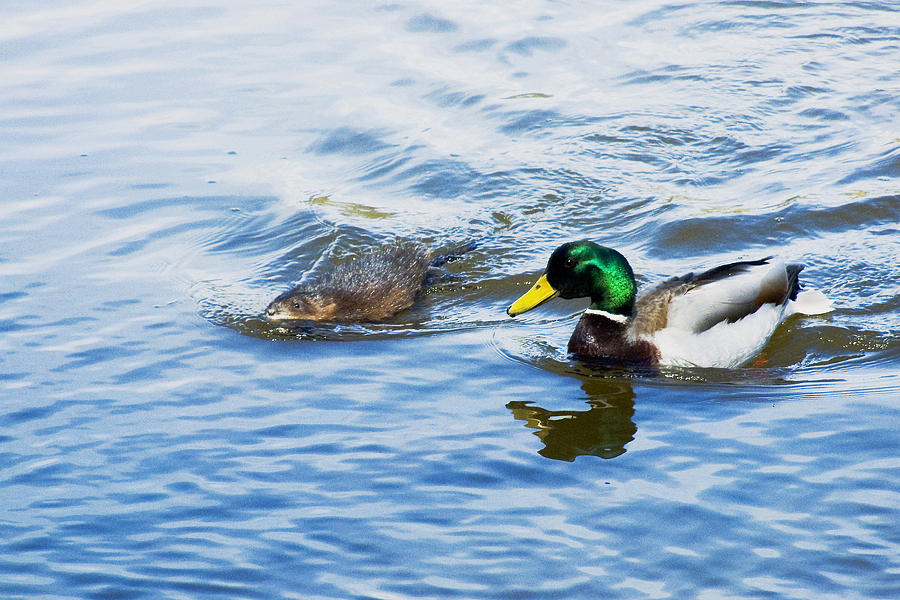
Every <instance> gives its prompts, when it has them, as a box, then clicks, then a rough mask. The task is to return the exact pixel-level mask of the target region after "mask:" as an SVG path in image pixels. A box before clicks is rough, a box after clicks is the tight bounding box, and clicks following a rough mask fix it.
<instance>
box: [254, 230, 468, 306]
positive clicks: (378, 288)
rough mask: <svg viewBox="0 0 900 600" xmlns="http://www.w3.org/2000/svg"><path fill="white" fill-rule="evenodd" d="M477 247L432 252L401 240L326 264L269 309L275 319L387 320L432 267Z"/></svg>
mask: <svg viewBox="0 0 900 600" xmlns="http://www.w3.org/2000/svg"><path fill="white" fill-rule="evenodd" d="M474 247H475V244H466V245H465V246H461V247H459V248H457V249H456V250H454V251H453V252H452V253H451V254H450V255H442V256H436V257H432V256H431V254H430V253H429V252H428V251H427V249H426V248H425V246H423V245H422V244H419V243H417V242H399V243H398V244H396V245H394V246H390V247H382V248H379V249H377V250H374V251H373V252H371V253H368V254H365V255H363V256H360V257H359V258H356V259H354V260H350V261H348V262H345V263H341V264H338V265H331V266H330V267H326V268H325V270H323V271H322V272H320V273H317V274H316V276H315V277H314V278H313V279H312V280H311V281H304V282H303V283H301V284H300V285H298V286H297V287H295V288H293V289H291V290H288V291H287V292H285V293H283V294H281V295H280V296H278V297H277V298H275V299H274V300H273V301H272V302H271V303H270V304H269V306H268V307H267V308H266V316H267V317H268V318H269V319H271V320H282V319H297V320H307V321H332V322H345V323H351V322H357V323H358V322H374V321H384V320H385V319H389V318H391V317H393V316H394V315H396V314H397V313H398V312H400V311H401V310H404V309H407V308H409V307H410V306H412V305H413V302H415V300H416V297H417V296H418V294H419V292H421V290H422V289H423V287H424V286H425V282H426V279H427V277H428V271H429V269H430V268H432V267H439V266H441V265H442V264H444V263H445V262H446V261H447V260H450V259H453V258H455V257H458V256H459V255H461V254H463V253H465V252H468V251H469V250H471V249H472V248H474Z"/></svg>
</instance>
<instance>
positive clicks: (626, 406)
mask: <svg viewBox="0 0 900 600" xmlns="http://www.w3.org/2000/svg"><path fill="white" fill-rule="evenodd" d="M582 388H583V389H584V391H585V392H587V394H588V397H589V400H588V404H589V405H590V409H589V410H580V411H579V410H553V411H551V410H546V409H544V408H541V407H539V406H534V405H532V404H531V403H530V402H520V401H514V402H510V403H509V404H507V405H506V408H508V409H510V410H511V411H512V414H513V417H515V418H516V419H518V420H520V421H525V425H526V427H530V428H532V429H536V430H537V431H535V432H534V434H535V435H536V436H538V437H539V438H541V441H542V442H544V447H543V448H541V449H540V450H538V454H540V455H541V456H545V457H547V458H552V459H555V460H565V461H569V462H571V461H573V460H575V459H576V458H577V457H578V456H582V455H592V456H599V457H601V458H615V457H617V456H619V455H621V454H624V453H625V445H626V444H627V443H628V442H630V441H631V440H633V439H634V434H635V432H637V427H636V426H635V424H634V421H632V420H631V419H632V417H633V416H634V391H633V390H632V388H631V385H630V383H628V382H608V381H605V380H596V379H587V380H585V381H584V383H583V384H582Z"/></svg>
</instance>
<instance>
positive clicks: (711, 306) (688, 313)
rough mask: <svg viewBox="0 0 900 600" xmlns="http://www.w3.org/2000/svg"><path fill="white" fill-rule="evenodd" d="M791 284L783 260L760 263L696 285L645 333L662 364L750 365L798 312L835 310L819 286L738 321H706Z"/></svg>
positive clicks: (696, 365)
mask: <svg viewBox="0 0 900 600" xmlns="http://www.w3.org/2000/svg"><path fill="white" fill-rule="evenodd" d="M779 282H783V284H782V285H786V282H787V271H786V270H785V265H784V263H782V262H776V263H771V264H766V265H761V266H759V267H756V268H752V269H749V270H748V271H746V272H744V273H738V274H736V275H733V276H731V277H728V278H726V279H723V280H721V281H715V282H712V283H709V284H706V285H703V286H700V287H698V288H695V289H693V290H691V291H689V292H687V293H686V294H684V295H683V296H678V297H676V298H673V299H672V301H671V302H670V303H669V312H668V319H667V324H666V327H665V328H663V329H661V330H659V331H656V332H654V333H652V334H650V335H647V336H642V337H643V339H646V340H648V341H650V342H651V343H653V344H654V345H656V347H657V348H658V349H659V353H660V359H659V362H660V364H662V365H672V366H683V367H722V368H733V367H739V366H741V365H744V364H746V363H747V362H748V361H750V360H751V359H753V358H754V357H755V356H757V355H758V354H759V353H760V352H761V351H762V349H763V347H765V345H766V343H767V342H768V341H769V338H771V337H772V334H773V333H774V332H775V329H776V328H777V327H778V325H779V324H781V322H782V321H784V320H785V319H786V318H788V317H789V316H791V315H793V314H798V313H799V314H820V313H824V312H828V311H830V310H831V309H832V307H831V303H830V302H829V301H828V299H827V298H826V297H825V296H824V295H823V294H822V293H821V292H817V291H804V292H800V293H798V294H797V299H796V300H788V301H787V302H786V303H784V304H779V305H776V304H774V303H771V302H769V303H766V304H763V305H762V306H760V307H759V309H758V310H756V311H755V312H752V313H750V314H748V315H747V316H745V317H743V318H741V319H738V320H737V321H734V322H731V323H729V322H727V321H720V322H718V323H716V324H715V325H713V326H712V327H708V328H705V329H704V328H703V327H702V324H703V323H705V322H707V321H708V320H709V319H710V318H714V315H715V314H716V313H717V312H721V311H722V307H723V306H728V305H733V304H747V303H750V302H753V301H754V299H755V298H756V297H757V296H758V295H759V293H760V290H761V289H763V288H764V287H766V286H768V285H778V284H779Z"/></svg>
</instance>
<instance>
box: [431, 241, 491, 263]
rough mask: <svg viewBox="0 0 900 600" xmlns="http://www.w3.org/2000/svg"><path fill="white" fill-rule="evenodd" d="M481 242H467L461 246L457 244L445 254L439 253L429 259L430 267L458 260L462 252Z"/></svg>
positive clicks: (468, 250)
mask: <svg viewBox="0 0 900 600" xmlns="http://www.w3.org/2000/svg"><path fill="white" fill-rule="evenodd" d="M480 244H481V242H468V243H465V244H463V245H462V246H457V247H456V248H454V249H453V250H451V251H450V252H447V253H446V254H439V255H438V256H435V257H434V258H432V259H431V265H430V266H432V267H440V266H443V265H444V263H448V262H453V261H454V260H459V259H461V258H462V257H463V254H465V253H466V252H471V251H472V250H474V249H475V248H477V247H478V246H479V245H480Z"/></svg>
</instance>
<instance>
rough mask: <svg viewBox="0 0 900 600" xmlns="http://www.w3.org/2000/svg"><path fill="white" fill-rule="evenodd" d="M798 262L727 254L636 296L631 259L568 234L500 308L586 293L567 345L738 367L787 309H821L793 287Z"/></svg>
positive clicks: (516, 309)
mask: <svg viewBox="0 0 900 600" xmlns="http://www.w3.org/2000/svg"><path fill="white" fill-rule="evenodd" d="M802 269H803V265H797V264H784V263H783V262H780V261H775V260H773V257H771V256H770V257H767V258H762V259H759V260H750V261H741V262H734V263H730V264H727V265H722V266H719V267H715V268H713V269H710V270H708V271H704V272H702V273H700V274H697V275H695V274H694V273H688V274H687V275H683V276H681V277H673V278H672V279H669V280H667V281H664V282H662V283H661V284H659V285H658V286H657V287H655V288H653V289H651V290H649V291H648V292H646V293H644V294H642V295H641V296H640V297H637V296H636V291H637V286H636V284H635V280H634V272H633V271H632V269H631V265H629V264H628V261H627V260H626V259H625V257H624V256H622V255H621V254H620V253H619V252H617V251H615V250H613V249H612V248H607V247H605V246H600V245H598V244H595V243H593V242H590V241H586V240H585V241H579V242H569V243H567V244H563V245H562V246H560V247H559V248H557V249H556V250H555V251H554V252H553V254H551V255H550V260H549V261H548V263H547V269H546V271H545V272H544V274H543V275H542V276H541V277H540V279H538V280H537V282H536V283H535V284H534V286H532V288H531V289H530V290H529V291H528V292H526V293H525V294H524V295H523V296H522V297H521V298H519V299H518V300H516V301H515V302H513V303H512V305H511V306H510V307H509V309H508V310H507V311H506V312H507V314H509V316H511V317H514V316H516V315H519V314H522V313H524V312H526V311H529V310H531V309H533V308H535V307H536V306H538V305H540V304H542V303H543V302H546V301H547V300H550V299H551V298H553V297H555V296H560V297H562V298H583V297H586V298H590V299H591V304H590V306H589V307H588V308H587V310H585V311H584V314H583V315H582V316H581V319H580V320H579V321H578V324H577V325H576V327H575V331H574V332H573V333H572V337H571V339H570V340H569V347H568V348H569V352H570V353H572V354H575V355H578V356H581V357H587V358H597V359H604V360H610V361H614V362H624V363H635V364H648V365H675V366H696V367H726V368H728V367H737V366H740V365H743V364H746V363H747V362H748V361H750V360H751V359H752V358H754V357H755V356H756V355H757V354H759V353H760V351H761V350H762V349H763V347H764V346H765V344H766V342H768V340H769V338H770V337H771V336H772V333H773V332H774V331H775V328H776V327H777V326H778V325H779V324H780V323H781V322H782V321H783V320H784V319H786V318H787V317H788V316H790V315H792V314H797V313H799V314H820V313H824V312H828V311H830V310H831V303H830V302H829V301H828V299H827V298H826V297H825V296H824V295H823V294H822V293H821V292H816V291H800V283H799V280H798V275H799V273H800V271H801V270H802Z"/></svg>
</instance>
